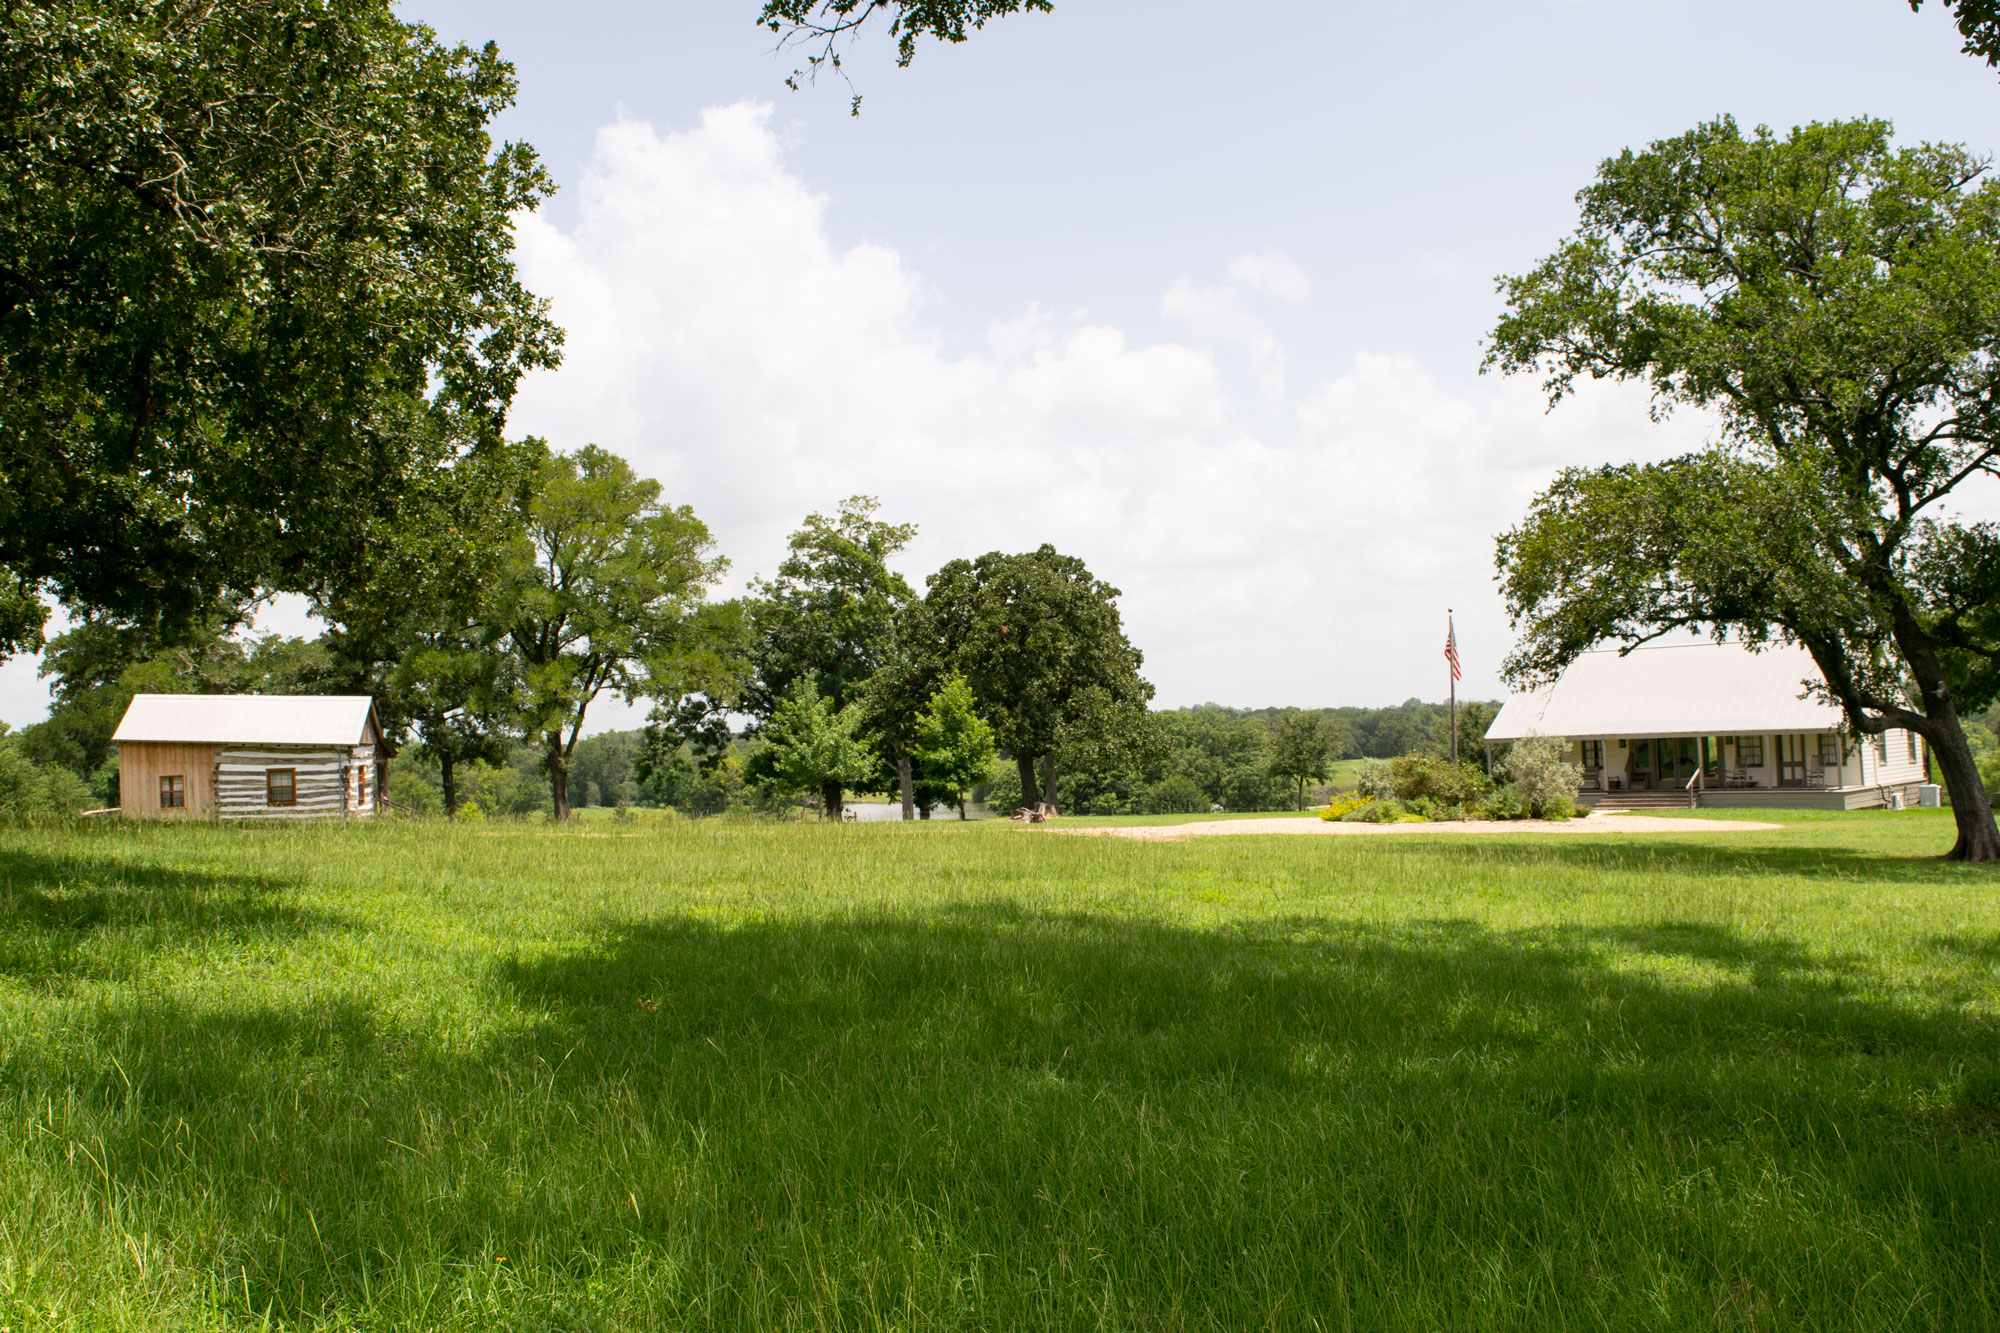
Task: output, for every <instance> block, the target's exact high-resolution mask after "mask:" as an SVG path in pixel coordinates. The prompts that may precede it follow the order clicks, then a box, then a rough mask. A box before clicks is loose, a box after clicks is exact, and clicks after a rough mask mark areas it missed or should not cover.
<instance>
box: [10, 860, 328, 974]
mask: <svg viewBox="0 0 2000 1333" xmlns="http://www.w3.org/2000/svg"><path fill="white" fill-rule="evenodd" d="M295 887H296V886H295V885H294V884H293V883H292V882H291V881H290V880H287V879H283V878H280V877H277V876H268V875H249V874H240V873H225V872H219V871H210V870H186V869H178V868H169V867H164V866H157V865H148V864H145V863H135V862H130V861H125V860H120V859H118V858H116V857H112V856H107V855H77V854H72V855H48V854H46V853H41V852H34V851H28V850H25V849H20V848H9V847H0V976H10V977H13V978H15V979H16V980H19V981H23V982H27V983H29V984H34V985H60V984H63V983H66V982H73V981H78V980H84V979H89V978H100V977H103V976H105V975H107V974H108V971H109V970H111V969H112V964H111V963H110V962H109V961H108V960H107V958H106V957H105V956H104V952H105V951H104V950H103V949H101V948H98V947H96V946H98V945H100V944H101V943H102V941H104V940H105V939H107V938H112V937H116V938H119V939H121V940H123V941H125V942H127V943H128V944H129V945H130V947H131V948H132V949H135V950H140V951H145V950H158V949H162V948H186V947H196V946H200V945H204V944H214V943H217V942H220V941H225V940H251V939H265V940H268V939H289V938H296V937H298V936H301V935H304V934H307V933H309V932H312V931H315V930H322V929H329V928H335V927H337V926H340V925H342V924H343V923H341V922H340V921H339V920H338V919H336V918H334V917H332V916H329V915H327V914H325V913H320V912H314V911H307V910H303V909H301V908H298V907H295V906H293V905H291V904H289V903H287V902H286V901H285V896H286V894H287V893H288V892H290V891H291V890H292V889H294V888H295Z"/></svg>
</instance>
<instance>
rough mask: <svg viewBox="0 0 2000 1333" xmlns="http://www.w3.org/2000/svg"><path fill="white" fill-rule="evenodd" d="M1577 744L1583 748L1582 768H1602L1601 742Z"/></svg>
mask: <svg viewBox="0 0 2000 1333" xmlns="http://www.w3.org/2000/svg"><path fill="white" fill-rule="evenodd" d="M1577 743H1578V744H1579V745H1581V746H1582V747H1583V766H1584V767H1585V768H1603V767H1604V742H1603V741H1579V742H1577Z"/></svg>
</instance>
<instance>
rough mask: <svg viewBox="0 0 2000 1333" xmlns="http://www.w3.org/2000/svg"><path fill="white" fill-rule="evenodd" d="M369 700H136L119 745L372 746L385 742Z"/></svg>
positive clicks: (341, 696)
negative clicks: (378, 738)
mask: <svg viewBox="0 0 2000 1333" xmlns="http://www.w3.org/2000/svg"><path fill="white" fill-rule="evenodd" d="M380 733H381V728H380V726H379V725H378V724H377V723H376V722H375V701H374V700H373V699H371V698H369V697H368V696H367V695H365V694H135V695H133V696H132V704H131V706H130V707H129V708H127V709H126V710H125V716H124V718H123V720H121V721H120V722H119V723H118V730H117V731H115V732H113V733H112V734H111V739H112V740H114V741H164V742H168V743H175V744H182V745H204V744H211V745H366V744H368V743H369V741H370V740H371V739H373V738H374V737H376V736H379V735H380Z"/></svg>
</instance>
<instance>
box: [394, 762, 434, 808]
mask: <svg viewBox="0 0 2000 1333" xmlns="http://www.w3.org/2000/svg"><path fill="white" fill-rule="evenodd" d="M389 799H390V800H391V801H393V802H394V803H395V804H397V805H400V806H404V807H406V808H407V809H409V810H412V811H414V812H415V813H417V814H420V815H434V814H436V813H437V812H438V811H439V810H441V809H443V808H444V799H443V798H442V797H440V796H439V795H438V790H437V788H436V787H433V786H431V784H430V783H428V782H425V781H424V780H423V778H421V777H419V776H418V775H417V774H415V773H409V772H397V771H395V770H393V769H392V770H391V771H390V773H389Z"/></svg>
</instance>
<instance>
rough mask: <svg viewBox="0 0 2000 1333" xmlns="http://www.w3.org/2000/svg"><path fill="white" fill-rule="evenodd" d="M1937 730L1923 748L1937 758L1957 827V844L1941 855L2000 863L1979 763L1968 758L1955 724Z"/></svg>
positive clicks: (1999, 837)
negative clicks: (1980, 776) (1934, 735)
mask: <svg viewBox="0 0 2000 1333" xmlns="http://www.w3.org/2000/svg"><path fill="white" fill-rule="evenodd" d="M1957 720H1958V719H1957V718H1956V717H1954V718H1953V719H1952V721H1953V723H1954V725H1953V726H1951V727H1949V728H1943V727H1941V728H1939V731H1940V733H1941V734H1940V735H1939V736H1937V737H1936V738H1935V739H1933V738H1932V737H1929V736H1926V737H1925V738H1924V739H1925V740H1926V741H1927V742H1929V744H1927V745H1926V746H1925V747H1924V748H1925V749H1926V750H1929V751H1931V752H1932V753H1933V754H1935V755H1936V756H1937V766H1938V767H1939V768H1940V769H1942V770H1943V772H1944V786H1945V790H1946V791H1948V792H1950V793H1951V817H1952V820H1953V822H1954V823H1956V824H1957V825H1958V841H1957V842H1956V843H1954V844H1953V845H1952V849H1951V850H1950V851H1949V852H1946V853H1945V859H1946V860H1947V861H2000V828H1996V827H1995V826H1994V823H1993V804H1992V801H1991V800H1990V799H1989V798H1988V796H1987V794H1986V784H1985V783H1983V782H1981V781H1980V780H1979V764H1978V762H1977V761H1976V760H1974V759H1973V757H1972V747H1971V746H1970V745H1968V744H1967V743H1966V740H1965V732H1964V731H1963V730H1961V729H1960V728H1959V727H1958V726H1957V725H1956V723H1957Z"/></svg>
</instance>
